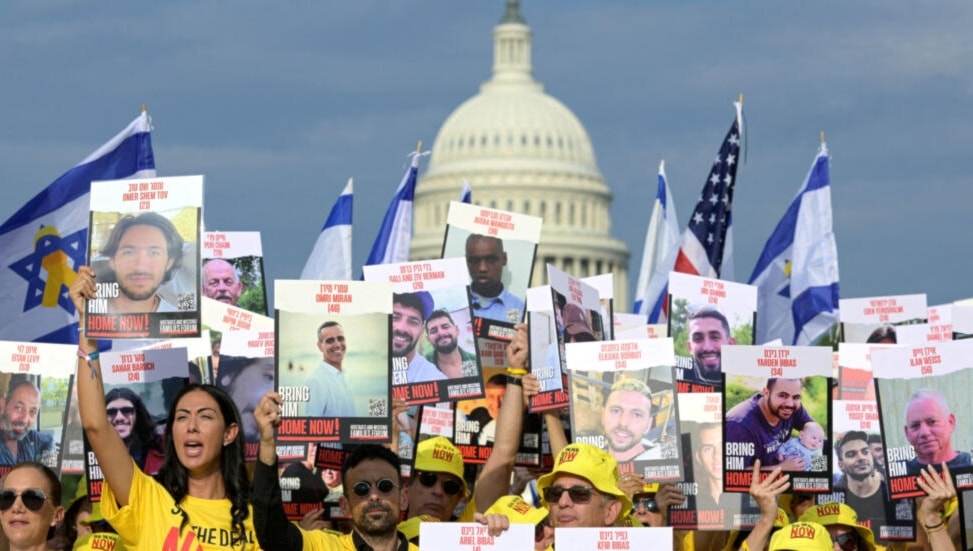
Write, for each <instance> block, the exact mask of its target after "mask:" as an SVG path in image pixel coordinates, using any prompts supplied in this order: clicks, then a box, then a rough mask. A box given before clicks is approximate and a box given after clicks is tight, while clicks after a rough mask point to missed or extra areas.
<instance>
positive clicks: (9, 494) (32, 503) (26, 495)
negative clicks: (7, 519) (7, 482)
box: [0, 488, 47, 511]
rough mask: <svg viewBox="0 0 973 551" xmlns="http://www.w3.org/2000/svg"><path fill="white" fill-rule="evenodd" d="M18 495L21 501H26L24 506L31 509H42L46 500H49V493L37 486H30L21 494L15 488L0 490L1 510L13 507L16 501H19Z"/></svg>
mask: <svg viewBox="0 0 973 551" xmlns="http://www.w3.org/2000/svg"><path fill="white" fill-rule="evenodd" d="M17 496H20V501H22V502H23V503H24V507H27V509H29V510H31V511H40V509H41V507H43V506H44V502H45V501H47V494H45V493H44V491H43V490H38V489H37V488H28V489H26V490H24V491H23V492H21V493H19V494H18V493H17V492H15V491H13V490H0V511H6V510H7V509H9V508H11V507H13V506H14V502H15V501H17Z"/></svg>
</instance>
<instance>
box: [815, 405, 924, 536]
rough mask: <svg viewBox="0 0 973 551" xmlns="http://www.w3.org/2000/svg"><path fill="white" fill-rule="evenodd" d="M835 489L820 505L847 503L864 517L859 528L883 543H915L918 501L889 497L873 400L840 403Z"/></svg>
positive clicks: (836, 408)
mask: <svg viewBox="0 0 973 551" xmlns="http://www.w3.org/2000/svg"><path fill="white" fill-rule="evenodd" d="M832 409H833V410H834V430H833V431H832V441H833V442H834V446H832V448H833V453H834V458H833V461H834V464H835V473H834V485H833V489H832V492H831V493H827V494H819V495H817V496H815V497H816V499H817V503H818V504H822V503H827V502H832V501H837V502H838V503H846V504H848V505H849V506H850V507H851V508H852V509H854V510H855V512H856V513H858V524H860V525H862V526H865V527H866V528H868V529H870V530H871V531H872V533H873V534H874V535H875V539H876V541H877V542H880V543H881V544H883V545H888V544H889V543H891V542H896V541H915V538H916V530H915V529H916V517H915V500H912V499H898V500H895V501H892V500H891V499H890V498H889V486H888V482H887V481H886V480H885V453H884V450H883V446H882V431H881V426H880V423H879V415H878V404H877V403H876V402H875V400H874V399H872V400H835V401H834V403H833V406H832Z"/></svg>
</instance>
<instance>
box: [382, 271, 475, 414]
mask: <svg viewBox="0 0 973 551" xmlns="http://www.w3.org/2000/svg"><path fill="white" fill-rule="evenodd" d="M364 272H365V281H388V282H389V283H391V284H392V291H393V296H392V342H391V346H392V395H393V396H394V397H396V398H399V399H401V400H402V401H404V402H405V403H407V404H410V405H413V404H427V403H434V402H442V401H456V400H467V399H472V398H479V397H481V396H483V382H482V375H481V373H482V372H481V370H480V361H479V354H478V351H477V347H476V339H475V338H474V336H473V329H472V327H473V324H472V318H471V316H470V305H469V300H468V299H467V296H466V288H467V286H468V285H469V282H470V278H469V274H468V272H467V270H466V261H465V260H464V259H463V258H462V257H456V258H443V259H437V260H424V261H420V262H405V263H401V264H379V265H374V266H365V267H364Z"/></svg>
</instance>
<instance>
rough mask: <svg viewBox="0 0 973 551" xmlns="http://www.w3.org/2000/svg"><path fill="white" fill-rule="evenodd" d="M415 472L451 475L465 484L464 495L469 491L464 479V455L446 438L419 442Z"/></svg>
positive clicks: (440, 437)
mask: <svg viewBox="0 0 973 551" xmlns="http://www.w3.org/2000/svg"><path fill="white" fill-rule="evenodd" d="M415 470H417V471H424V472H427V473H448V474H451V475H453V476H455V477H456V478H458V479H460V482H462V483H463V492H464V493H466V492H468V491H469V490H468V489H467V487H466V480H465V479H464V478H463V454H461V453H460V451H459V450H458V449H456V446H454V445H453V443H452V442H450V441H449V439H448V438H446V437H445V436H436V437H434V438H428V439H426V440H423V441H422V442H419V444H418V445H417V446H416V464H415Z"/></svg>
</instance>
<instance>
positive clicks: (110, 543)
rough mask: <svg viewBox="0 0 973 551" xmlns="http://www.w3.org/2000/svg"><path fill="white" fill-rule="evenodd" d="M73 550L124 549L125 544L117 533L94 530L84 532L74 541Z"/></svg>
mask: <svg viewBox="0 0 973 551" xmlns="http://www.w3.org/2000/svg"><path fill="white" fill-rule="evenodd" d="M73 549H74V550H76V551H78V550H82V549H111V550H112V551H125V544H123V543H122V538H121V537H120V536H119V535H118V534H113V533H111V532H95V533H93V534H86V535H84V536H82V537H80V538H78V539H77V540H75V542H74V547H73Z"/></svg>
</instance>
